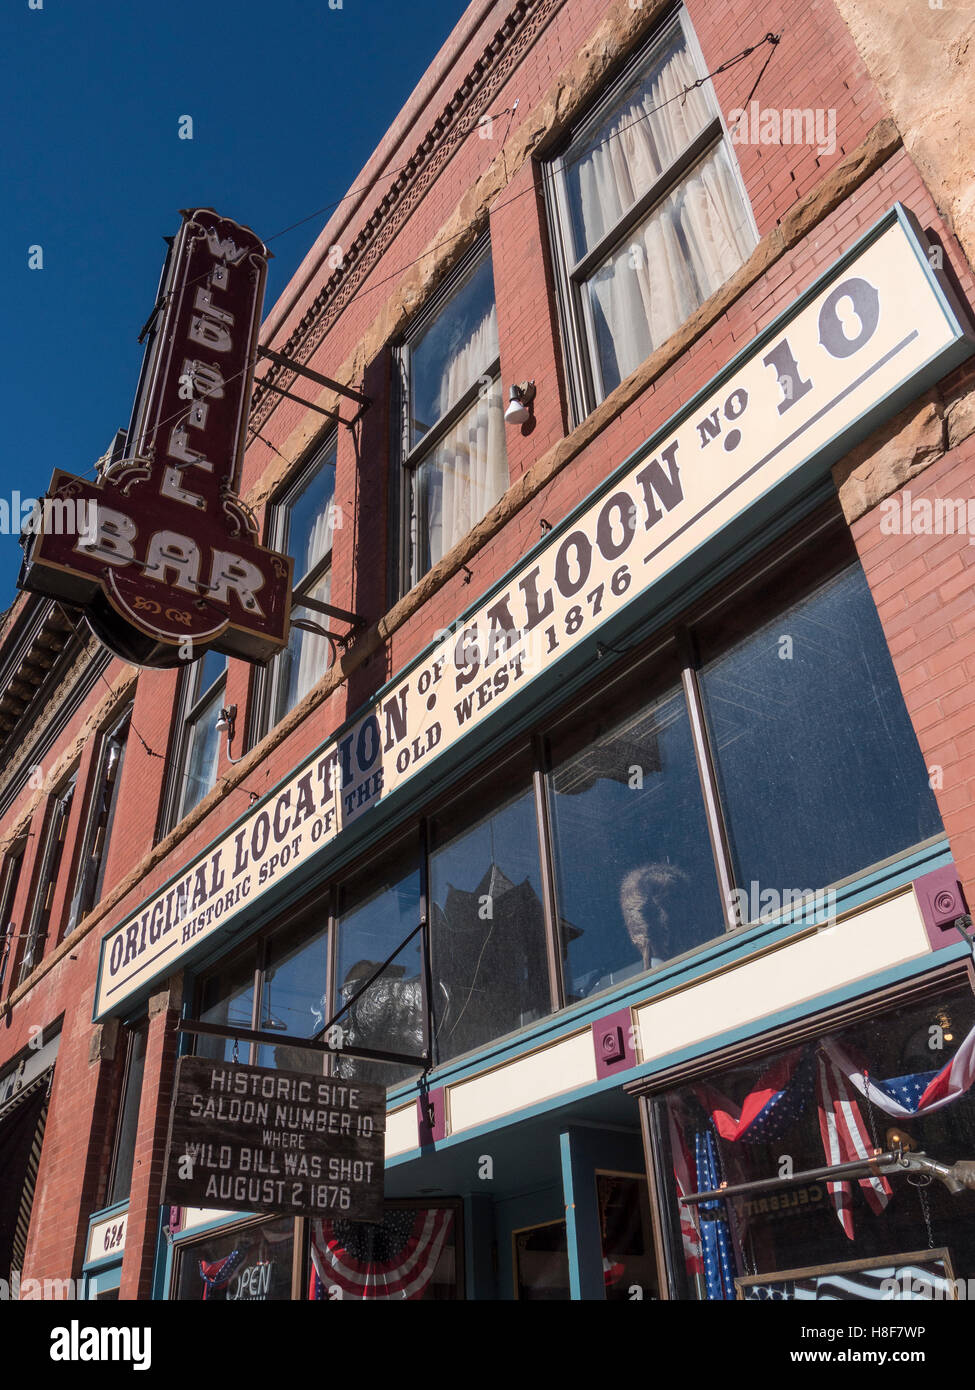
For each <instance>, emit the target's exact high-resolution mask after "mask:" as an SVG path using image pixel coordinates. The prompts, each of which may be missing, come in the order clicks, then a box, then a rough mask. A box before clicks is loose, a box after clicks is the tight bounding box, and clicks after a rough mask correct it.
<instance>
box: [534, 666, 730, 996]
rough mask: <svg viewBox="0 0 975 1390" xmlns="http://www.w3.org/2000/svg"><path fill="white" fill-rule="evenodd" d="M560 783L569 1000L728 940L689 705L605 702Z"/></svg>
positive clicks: (572, 750) (666, 699)
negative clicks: (707, 944)
mask: <svg viewBox="0 0 975 1390" xmlns="http://www.w3.org/2000/svg"><path fill="white" fill-rule="evenodd" d="M552 755H553V762H554V766H553V769H552V772H551V775H550V777H549V787H550V795H551V806H552V830H553V841H554V847H555V858H556V868H557V875H558V895H559V911H560V916H561V918H562V932H563V943H562V948H563V953H564V959H565V990H566V1001H567V1002H569V1003H571V1002H573V1001H574V1000H576V999H581V998H584V997H585V996H586V995H589V994H595V993H597V992H598V991H600V990H603V989H609V988H611V987H612V986H613V985H618V984H620V983H621V982H622V981H624V980H627V979H629V978H630V977H632V976H634V975H639V974H642V973H643V972H644V971H646V970H650V969H651V968H652V967H653V966H655V965H660V964H662V963H663V962H664V961H666V960H669V959H670V958H671V957H673V956H676V955H680V954H681V953H682V952H683V951H688V950H690V949H691V948H692V947H694V946H699V945H701V944H703V943H704V942H705V941H708V940H711V939H712V938H714V937H715V936H718V935H720V933H721V931H722V929H723V914H722V909H721V902H720V898H719V896H718V887H717V880H716V879H715V875H714V864H713V861H712V857H711V848H710V844H709V841H708V827H707V821H706V820H705V815H704V804H703V801H702V799H701V788H700V782H699V779H698V772H697V765H696V762H695V758H694V747H693V744H692V742H691V734H690V728H689V721H688V715H687V709H686V707H685V703H684V697H683V695H682V694H681V693H680V691H679V690H677V691H673V690H672V691H670V692H668V693H667V694H665V695H663V696H662V697H660V698H659V699H656V700H653V701H650V702H648V701H647V700H646V698H645V697H643V698H641V699H639V702H636V701H634V699H633V697H632V695H631V696H630V699H629V702H628V704H627V705H623V706H622V707H621V706H620V705H619V704H618V703H616V704H613V703H610V705H609V707H608V708H607V702H605V701H600V702H598V703H597V706H596V708H595V709H594V711H593V714H592V716H591V718H589V719H587V720H586V721H584V722H583V723H582V724H581V725H579V726H578V727H577V728H576V729H575V730H573V731H572V733H571V735H569V736H568V738H565V739H562V740H561V741H560V742H558V743H556V744H554V746H553V750H552Z"/></svg>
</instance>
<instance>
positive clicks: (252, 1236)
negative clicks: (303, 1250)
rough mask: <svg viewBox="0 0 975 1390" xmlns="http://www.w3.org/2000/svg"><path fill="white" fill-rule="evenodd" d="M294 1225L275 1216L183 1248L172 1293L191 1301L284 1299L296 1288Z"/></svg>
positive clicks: (288, 1218)
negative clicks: (269, 1219)
mask: <svg viewBox="0 0 975 1390" xmlns="http://www.w3.org/2000/svg"><path fill="white" fill-rule="evenodd" d="M294 1242H295V1223H294V1220H293V1219H292V1218H291V1217H275V1218H274V1219H273V1220H271V1221H260V1222H257V1223H252V1224H250V1225H247V1226H235V1227H234V1228H233V1229H232V1230H228V1231H217V1232H214V1233H213V1234H211V1235H207V1236H205V1237H204V1238H203V1239H202V1240H194V1241H190V1242H188V1243H187V1244H185V1245H183V1246H181V1247H180V1250H179V1254H178V1256H177V1267H176V1283H175V1292H174V1294H173V1297H174V1298H176V1299H180V1300H183V1301H187V1302H197V1301H203V1302H207V1303H213V1302H218V1303H234V1302H265V1303H266V1302H281V1301H282V1300H286V1299H290V1298H291V1297H292V1292H293V1286H294V1249H295V1245H294Z"/></svg>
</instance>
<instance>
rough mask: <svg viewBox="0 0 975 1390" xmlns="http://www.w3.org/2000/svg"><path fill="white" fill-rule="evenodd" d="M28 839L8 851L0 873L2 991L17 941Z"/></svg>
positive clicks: (0, 983) (0, 988) (0, 972)
mask: <svg viewBox="0 0 975 1390" xmlns="http://www.w3.org/2000/svg"><path fill="white" fill-rule="evenodd" d="M26 848H27V841H26V839H23V840H18V841H17V843H16V844H14V845H12V846H11V847H10V849H9V850H8V851H7V853H6V855H5V856H4V860H3V870H2V873H0V992H2V990H3V981H4V978H5V976H6V974H7V968H8V966H9V964H10V959H11V956H12V954H13V952H14V950H15V948H16V943H17V924H16V922H15V921H14V919H13V910H14V900H15V898H16V897H17V888H18V886H19V884H20V870H21V868H22V867H23V863H24V850H25V849H26Z"/></svg>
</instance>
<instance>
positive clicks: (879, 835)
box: [701, 565, 941, 901]
mask: <svg viewBox="0 0 975 1390" xmlns="http://www.w3.org/2000/svg"><path fill="white" fill-rule="evenodd" d="M701 688H702V692H703V697H704V702H705V707H706V709H707V715H708V721H709V724H710V728H711V743H712V748H713V750H714V758H715V762H716V764H717V769H718V775H719V780H720V785H721V797H722V802H723V805H724V808H725V814H726V819H727V824H728V828H729V835H730V839H731V844H732V854H733V859H734V872H735V879H736V881H737V882H738V884H739V885H743V886H744V887H745V889H746V890H747V889H748V888H749V886H750V885H751V884H752V883H753V882H754V883H755V884H756V885H758V890H759V893H758V897H759V901H760V893H761V892H765V891H766V890H768V889H774V890H776V891H777V892H778V893H780V894H781V893H782V892H783V891H784V890H800V891H802V890H806V889H813V890H815V889H818V888H821V887H824V886H825V885H827V884H830V883H835V882H837V880H839V879H841V878H844V877H845V876H846V875H847V874H851V873H853V872H855V871H856V870H857V869H860V868H862V867H863V866H864V865H865V864H873V863H877V862H879V861H880V860H882V859H885V858H886V857H887V856H888V855H891V854H894V853H896V852H898V851H899V850H903V849H906V848H908V847H909V846H912V845H915V844H918V843H919V842H920V841H922V840H924V839H926V838H928V837H929V836H931V835H935V834H937V833H938V832H939V831H940V830H941V819H940V816H939V814H938V808H937V803H936V801H935V797H934V793H933V792H932V790H931V788H930V786H929V785H928V773H927V770H926V769H925V766H924V761H923V759H922V757H921V751H920V749H919V748H918V743H917V736H916V735H915V733H914V730H913V728H912V726H911V722H910V717H909V715H908V713H907V709H906V707H905V705H904V700H903V697H902V696H901V692H900V688H899V686H898V684H897V677H896V675H895V674H894V668H893V665H892V663H891V659H890V653H889V652H888V650H887V644H886V641H885V638H884V633H883V629H882V628H881V626H880V619H879V618H878V616H877V610H876V607H875V605H874V602H873V598H872V596H871V594H870V590H869V588H868V586H867V581H866V578H865V576H864V574H863V571H862V569H861V568H860V567H859V565H851V566H850V567H849V568H847V569H845V570H843V572H842V573H841V574H839V575H837V576H836V577H835V578H834V579H832V580H831V581H830V582H828V583H827V584H824V585H823V586H822V587H820V588H818V589H816V590H815V592H813V593H811V594H808V595H807V596H805V597H803V598H802V599H800V600H799V601H798V602H796V603H794V604H792V605H791V606H789V607H787V608H784V609H783V610H782V611H780V612H779V613H777V614H776V615H775V617H774V618H773V619H772V620H771V621H769V622H767V623H763V625H762V626H761V627H760V628H759V629H758V630H757V631H753V632H751V633H749V634H748V635H747V636H746V637H744V639H743V640H740V641H738V642H736V643H735V644H734V645H732V646H731V647H730V648H729V649H727V650H725V651H723V652H722V653H721V654H720V655H716V656H715V657H714V658H713V659H711V660H710V661H708V662H707V663H706V664H705V666H704V668H703V670H702V673H701ZM756 788H761V795H756V794H755V792H756ZM749 896H750V898H751V897H752V896H756V895H752V894H750V895H749Z"/></svg>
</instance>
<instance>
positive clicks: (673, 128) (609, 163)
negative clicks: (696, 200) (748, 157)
mask: <svg viewBox="0 0 975 1390" xmlns="http://www.w3.org/2000/svg"><path fill="white" fill-rule="evenodd" d="M678 44H679V46H678V47H677V48H676V50H675V51H674V52H673V53H672V55H671V56H670V57H669V58H667V59H666V60H665V61H664V62H663V64H662V65H661V66H660V68H659V72H658V75H657V77H656V78H655V79H654V80H653V81H651V82H649V83H647V84H646V85H642V86H641V87H640V89H639V90H638V91H636V92H635V93H632V94H631V95H629V96H628V97H626V98H624V100H623V103H622V105H621V106H620V107H619V109H618V110H617V111H616V112H614V114H613V116H612V118H611V119H610V120H608V121H607V122H606V123H605V124H604V125H602V126H601V127H600V128H599V130H598V132H597V133H596V134H595V135H593V134H591V133H590V134H588V135H587V136H586V137H585V140H584V144H585V145H592V146H594V148H593V149H592V150H590V151H589V153H587V154H586V155H584V156H583V157H582V158H581V159H579V160H578V173H577V175H575V177H574V178H573V179H572V181H573V182H575V181H576V179H577V180H578V190H579V201H580V204H581V207H580V213H581V220H582V226H583V229H584V245H583V246H580V247H577V254H578V255H579V256H581V255H582V254H584V252H585V251H587V250H588V249H590V248H591V247H593V246H595V245H596V244H597V242H599V241H601V240H602V239H603V237H604V236H606V235H607V233H608V232H610V231H612V229H613V227H615V226H616V223H617V222H618V221H619V220H620V218H621V217H622V216H623V213H624V212H626V210H627V209H628V208H631V207H632V206H633V204H634V203H635V202H636V201H637V199H638V198H640V197H642V195H643V194H644V193H645V192H646V191H647V189H648V188H649V187H650V186H651V184H653V183H654V182H655V181H656V180H657V179H658V178H659V177H660V176H661V174H663V173H664V172H665V171H666V170H667V169H668V168H669V167H670V165H671V164H672V163H673V162H674V160H675V159H676V158H677V156H678V155H679V154H680V153H681V151H682V150H684V149H686V148H687V146H688V145H689V144H690V142H691V140H692V139H693V138H694V136H695V135H696V134H697V133H698V131H699V130H701V129H703V127H704V126H705V125H706V124H707V123H708V121H709V119H710V118H711V112H710V110H709V109H708V103H707V100H706V98H705V96H704V93H703V91H702V90H701V88H700V87H698V88H695V89H694V90H693V91H689V92H687V93H686V95H685V96H683V97H682V96H681V95H680V94H681V92H684V91H685V89H686V88H687V87H689V86H690V84H691V83H692V82H694V81H695V80H696V78H697V73H696V71H695V69H694V64H693V62H692V61H691V58H690V55H689V54H688V52H687V50H686V48H684V47H683V43H682V41H680V40H678ZM569 160H570V161H572V162H574V160H573V156H572V154H571V152H570V154H569Z"/></svg>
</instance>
